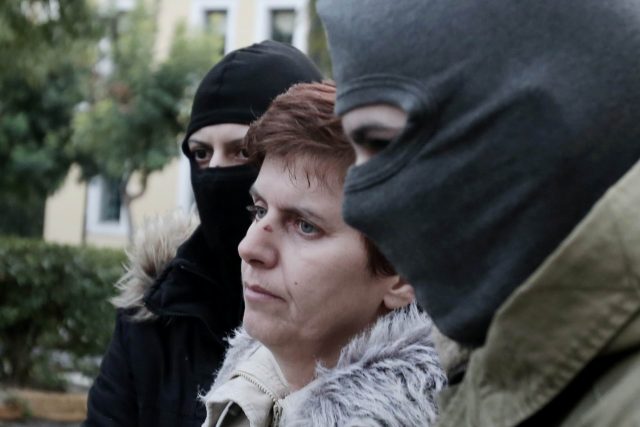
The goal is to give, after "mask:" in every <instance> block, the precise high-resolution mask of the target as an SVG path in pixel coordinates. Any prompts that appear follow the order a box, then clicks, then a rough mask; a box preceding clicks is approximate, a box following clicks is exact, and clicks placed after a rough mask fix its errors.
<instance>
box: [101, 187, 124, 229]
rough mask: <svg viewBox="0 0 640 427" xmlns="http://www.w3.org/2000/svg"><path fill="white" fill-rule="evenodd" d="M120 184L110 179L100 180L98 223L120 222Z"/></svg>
mask: <svg viewBox="0 0 640 427" xmlns="http://www.w3.org/2000/svg"><path fill="white" fill-rule="evenodd" d="M121 207H122V203H121V201H120V182H119V181H117V180H112V179H104V178H103V179H102V188H101V191H100V208H99V214H98V218H99V221H100V222H116V223H117V222H120V209H121Z"/></svg>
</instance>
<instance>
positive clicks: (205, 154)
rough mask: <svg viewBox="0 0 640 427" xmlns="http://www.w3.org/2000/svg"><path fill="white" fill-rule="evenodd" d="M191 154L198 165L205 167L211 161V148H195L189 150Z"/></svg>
mask: <svg viewBox="0 0 640 427" xmlns="http://www.w3.org/2000/svg"><path fill="white" fill-rule="evenodd" d="M191 155H192V156H193V159H194V160H195V161H196V162H198V164H199V165H200V167H206V166H207V165H208V164H209V161H211V156H212V155H213V153H212V152H211V150H207V149H206V148H195V149H193V150H191Z"/></svg>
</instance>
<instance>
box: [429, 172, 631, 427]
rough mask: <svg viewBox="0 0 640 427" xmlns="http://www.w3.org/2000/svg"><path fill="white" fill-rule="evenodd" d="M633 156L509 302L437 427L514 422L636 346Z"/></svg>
mask: <svg viewBox="0 0 640 427" xmlns="http://www.w3.org/2000/svg"><path fill="white" fill-rule="evenodd" d="M639 207H640V163H638V164H636V165H635V166H634V168H632V169H631V170H630V171H629V172H628V173H627V174H626V175H625V176H624V177H623V178H622V179H621V180H620V181H619V182H618V183H617V184H616V185H614V186H613V187H612V188H611V189H610V190H609V191H608V192H607V193H606V194H605V195H604V196H603V197H602V199H601V200H600V201H599V202H598V203H597V204H596V205H595V206H594V207H593V209H592V211H591V212H590V213H589V215H588V216H587V217H586V218H585V219H584V220H583V221H582V222H581V223H580V224H579V225H578V226H577V227H576V228H575V229H574V231H573V232H572V233H571V235H570V236H569V237H568V238H567V239H566V240H565V241H564V242H563V243H562V244H561V245H560V246H559V247H558V249H557V250H556V251H555V252H554V253H553V254H551V256H549V258H548V259H547V260H546V261H545V262H544V263H543V264H542V266H541V267H540V268H539V269H538V270H537V271H536V272H535V273H534V274H533V275H532V276H531V277H530V278H529V279H528V280H527V281H526V282H525V283H524V284H523V285H522V286H521V287H520V288H518V289H517V290H516V292H514V294H513V295H512V296H511V297H510V299H509V300H507V301H506V302H505V303H504V304H503V306H502V307H501V308H500V310H499V311H498V312H497V313H496V316H495V318H494V320H493V322H492V325H491V327H490V329H489V334H488V336H487V341H486V343H485V345H484V346H483V347H481V348H479V349H477V350H476V351H474V352H473V354H472V355H471V359H470V362H469V366H468V369H467V372H466V374H465V378H464V380H463V382H462V383H461V384H460V385H459V386H458V387H454V388H451V389H450V390H447V392H446V393H444V394H443V402H445V403H446V405H447V407H446V409H445V411H444V412H443V416H442V418H441V420H442V422H441V424H440V425H442V426H462V425H491V426H513V425H517V424H518V423H519V422H521V421H523V420H525V419H527V418H529V417H530V416H531V415H532V414H534V413H536V412H537V411H539V410H540V409H541V408H542V407H544V406H545V405H546V404H547V403H549V402H550V401H551V400H553V399H554V397H556V396H557V395H558V394H559V393H560V392H561V391H562V390H563V389H564V388H565V387H566V386H567V385H568V384H569V383H570V382H571V380H572V379H574V378H575V377H576V375H577V374H578V373H579V372H580V371H581V370H582V369H584V368H585V366H586V365H587V364H589V362H591V361H593V360H594V359H596V358H598V357H599V356H601V355H611V354H614V353H616V352H620V351H623V350H625V349H629V348H631V347H633V346H638V345H640V324H639V322H640V320H638V318H637V317H638V313H639V312H640V291H639V289H640V282H639V279H638V278H639V277H640V221H638V209H639Z"/></svg>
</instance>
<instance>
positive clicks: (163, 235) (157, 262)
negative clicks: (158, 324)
mask: <svg viewBox="0 0 640 427" xmlns="http://www.w3.org/2000/svg"><path fill="white" fill-rule="evenodd" d="M199 222H200V221H199V219H198V216H197V214H196V213H192V214H186V213H184V212H182V211H175V212H171V213H169V214H166V215H163V216H157V217H154V218H151V219H149V220H147V221H146V222H145V223H144V224H143V226H142V227H140V229H139V230H138V231H137V233H136V236H135V239H134V243H133V245H132V246H131V248H129V249H128V250H127V257H128V262H127V264H126V267H125V268H126V272H125V274H124V275H123V276H122V277H121V278H120V279H119V280H118V282H116V285H115V286H116V288H117V289H118V295H117V296H116V297H114V298H112V299H111V302H112V304H113V305H114V306H115V307H116V308H119V309H124V310H128V311H129V312H130V313H131V318H132V319H134V320H150V319H153V318H154V317H155V315H154V314H153V313H152V312H151V311H149V310H148V309H147V308H146V307H145V306H144V296H145V295H146V293H147V292H148V291H149V289H150V288H151V286H152V285H153V284H154V282H155V281H156V279H157V278H158V277H159V276H160V275H161V274H162V272H163V271H164V270H165V268H166V267H167V266H168V265H169V263H170V262H171V260H172V259H173V258H174V257H175V256H176V253H177V251H178V248H179V247H180V245H181V244H182V243H184V242H185V241H186V240H187V239H188V238H189V236H191V234H193V232H194V230H195V229H196V228H197V226H198V224H199Z"/></svg>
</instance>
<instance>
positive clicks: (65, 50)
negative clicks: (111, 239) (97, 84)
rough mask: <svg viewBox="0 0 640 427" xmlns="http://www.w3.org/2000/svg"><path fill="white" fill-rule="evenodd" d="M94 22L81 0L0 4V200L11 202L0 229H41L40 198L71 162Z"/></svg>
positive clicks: (29, 232)
mask: <svg viewBox="0 0 640 427" xmlns="http://www.w3.org/2000/svg"><path fill="white" fill-rule="evenodd" d="M99 28H100V25H99V21H98V18H97V17H96V15H95V13H94V12H93V10H92V9H91V8H90V7H89V6H88V4H87V1H86V0H65V1H64V2H62V1H56V0H22V1H5V2H1V3H0V64H2V67H0V93H2V97H0V170H2V174H1V175H0V198H1V199H3V200H4V199H11V200H12V202H10V203H8V204H7V205H6V206H5V208H4V209H5V212H7V214H6V216H5V217H4V218H3V220H2V221H0V233H12V234H16V233H20V234H23V235H33V236H36V235H40V234H41V231H42V230H41V228H42V215H43V206H44V203H43V201H44V199H45V198H46V196H47V194H50V193H51V192H53V191H54V190H55V189H56V188H57V187H58V186H59V185H60V183H61V182H62V180H63V178H64V176H65V175H66V173H67V170H68V168H69V165H70V163H71V161H72V153H71V152H70V150H69V149H68V143H69V141H70V136H71V119H72V116H73V111H74V108H75V107H76V105H77V104H78V103H79V102H80V101H81V100H83V99H84V98H85V92H86V89H87V82H88V80H89V78H90V76H91V67H92V65H93V63H94V57H93V45H94V44H95V42H96V40H97V37H98V35H99ZM24 217H27V218H29V220H28V221H24ZM14 218H15V219H17V221H16V220H15V219H14ZM20 219H22V220H20Z"/></svg>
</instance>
